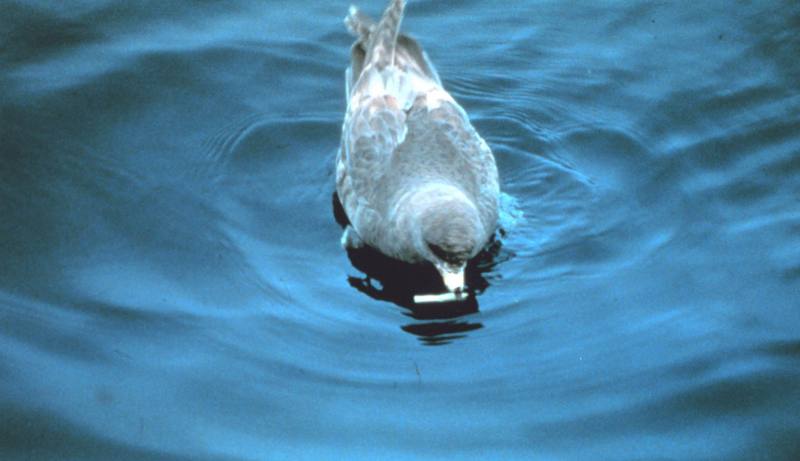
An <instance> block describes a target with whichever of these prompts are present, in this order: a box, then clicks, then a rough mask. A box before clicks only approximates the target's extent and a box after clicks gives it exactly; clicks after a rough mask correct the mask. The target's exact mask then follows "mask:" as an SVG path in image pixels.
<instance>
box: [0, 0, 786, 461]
mask: <svg viewBox="0 0 800 461" xmlns="http://www.w3.org/2000/svg"><path fill="white" fill-rule="evenodd" d="M347 6H348V3H347V2H338V1H337V2H311V1H307V0H302V1H295V2H279V1H261V2H255V1H246V0H237V1H233V2H212V1H206V2H191V3H188V2H187V3H175V2H172V3H164V2H152V1H148V2H134V3H130V2H128V3H125V2H120V1H114V0H107V1H100V0H85V1H77V2H70V3H69V4H68V5H67V4H62V3H59V2H49V1H44V0H41V1H27V2H22V1H15V0H12V1H7V2H4V3H3V4H2V5H0V18H3V19H0V31H2V36H3V37H4V38H5V39H4V40H3V41H4V43H5V46H3V47H2V48H0V62H2V67H0V69H1V70H0V84H1V85H2V88H3V91H2V95H1V96H0V111H1V112H0V114H1V116H2V120H0V133H2V148H0V153H1V154H2V159H1V160H2V168H0V216H2V219H0V257H1V258H2V262H3V264H0V457H2V458H3V459H8V460H18V459H19V460H23V459H36V460H48V459H53V460H62V459H80V460H107V459H112V458H113V459H156V460H277V459H286V460H298V459H526V460H528V459H542V460H551V459H558V460H562V459H576V460H578V459H620V460H622V459H631V460H634V459H637V460H638V459H719V460H738V459H740V460H750V459H770V460H787V461H789V460H796V459H800V442H799V441H800V418H798V416H797V415H798V414H800V240H799V239H798V236H800V88H798V82H800V64H798V62H800V61H798V60H797V56H798V55H800V34H798V31H800V7H798V5H797V3H796V2H756V3H735V4H733V3H730V2H722V1H717V2H703V3H702V4H699V5H689V4H685V3H669V2H666V3H656V2H591V3H590V2H580V3H578V4H574V3H569V4H568V3H563V2H533V1H513V0H512V1H508V2H504V3H503V6H502V7H501V6H499V5H498V4H495V3H493V2H475V1H465V2H459V3H458V4H456V5H454V4H451V3H450V2H442V1H412V2H411V4H410V5H409V9H408V17H407V18H406V21H405V22H404V26H405V30H407V31H409V32H411V33H412V34H413V35H414V36H415V37H417V38H418V39H419V41H420V42H421V43H422V44H423V46H425V47H426V49H427V50H428V53H429V54H430V56H431V58H432V60H433V62H434V63H435V64H436V65H437V67H438V70H439V73H440V74H441V76H442V79H443V80H444V84H445V86H446V87H447V88H448V89H449V90H450V91H451V92H452V93H453V95H454V96H455V97H456V99H458V100H459V101H460V102H461V103H462V105H463V106H464V107H465V108H466V110H467V111H468V113H469V114H470V116H471V118H472V120H473V122H474V124H475V125H476V127H477V128H478V130H479V131H480V132H481V133H482V135H483V136H484V137H485V138H486V139H487V141H488V143H489V144H490V145H491V147H492V148H493V150H494V151H495V154H496V157H497V161H498V165H499V169H500V175H501V180H502V184H503V190H504V192H505V193H506V194H507V196H506V197H505V198H504V200H505V201H506V202H507V203H506V206H505V215H504V228H505V231H506V232H505V233H504V235H502V236H501V237H500V238H499V240H498V242H497V246H496V248H495V249H494V255H495V256H494V258H493V259H492V258H488V259H486V260H484V261H482V262H481V264H479V265H477V266H479V267H476V271H475V272H474V274H473V278H472V283H473V285H474V286H476V287H479V288H480V289H479V294H478V296H477V298H476V299H475V300H474V302H473V303H471V304H469V305H465V306H462V308H455V309H453V310H447V309H445V310H442V309H439V310H435V309H434V310H430V309H421V308H411V306H410V305H409V304H408V303H404V302H403V300H402V299H400V298H398V297H397V296H396V295H397V292H393V291H392V285H391V284H392V281H391V278H390V279H389V280H388V281H387V280H384V281H383V282H381V281H378V280H374V279H375V278H374V277H370V278H369V280H368V279H367V275H368V274H365V273H363V272H362V270H360V265H359V261H358V260H355V261H351V259H350V258H348V255H347V254H346V253H345V252H343V251H342V250H341V248H340V246H339V236H340V233H341V229H340V227H339V226H338V224H337V222H336V220H335V219H334V213H333V207H332V200H331V195H332V192H333V158H334V155H335V151H336V148H337V147H338V138H339V134H340V127H341V119H342V115H343V112H344V108H345V101H344V96H343V92H344V68H345V67H346V65H347V59H348V55H349V52H348V49H349V45H350V38H349V37H348V36H347V34H346V31H345V29H344V27H343V25H342V22H341V19H342V18H343V16H344V15H345V13H346V11H347ZM362 6H363V7H364V9H365V10H367V11H369V12H370V13H372V14H376V13H377V12H379V11H380V10H381V9H382V8H383V6H384V5H383V4H382V2H369V3H365V4H363V5H362ZM372 275H374V274H372ZM387 283H388V285H387Z"/></svg>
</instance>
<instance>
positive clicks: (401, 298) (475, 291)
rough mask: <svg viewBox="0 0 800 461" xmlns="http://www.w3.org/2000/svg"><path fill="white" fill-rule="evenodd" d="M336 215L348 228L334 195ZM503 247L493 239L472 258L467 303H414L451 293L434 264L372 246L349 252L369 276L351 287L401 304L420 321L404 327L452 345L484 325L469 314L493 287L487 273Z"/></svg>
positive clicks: (425, 340) (433, 342)
mask: <svg viewBox="0 0 800 461" xmlns="http://www.w3.org/2000/svg"><path fill="white" fill-rule="evenodd" d="M333 213H334V217H335V218H336V222H337V223H339V225H341V226H342V227H345V226H347V224H348V220H347V216H346V215H345V213H344V210H343V209H342V206H341V204H340V203H339V200H338V197H337V196H336V194H335V193H334V194H333ZM500 248H501V243H500V241H499V240H497V239H492V241H491V242H490V243H489V244H488V245H487V247H486V248H485V249H484V250H483V251H482V252H481V253H479V254H478V255H477V256H476V257H475V258H473V260H472V261H470V262H469V264H468V265H467V270H466V274H465V279H466V283H467V287H468V290H469V293H470V294H469V297H468V298H467V299H465V300H463V301H458V302H447V303H428V304H417V303H415V302H414V296H415V295H418V294H430V293H444V292H445V291H447V290H446V288H445V286H444V283H443V282H442V280H441V277H440V276H439V274H438V273H437V271H436V269H435V268H434V267H433V266H432V265H430V264H409V263H405V262H402V261H398V260H396V259H392V258H389V257H387V256H385V255H383V254H382V253H380V252H379V251H377V250H375V249H373V248H369V247H365V248H360V249H358V250H347V256H348V258H349V259H350V262H351V263H352V264H353V267H354V268H356V269H357V270H359V271H360V272H362V273H363V274H364V276H363V277H355V276H350V277H348V278H347V281H348V283H350V286H352V287H353V288H355V289H356V290H358V291H360V292H361V293H364V294H365V295H367V296H369V297H371V298H373V299H376V300H379V301H387V302H390V303H393V304H395V305H397V306H400V307H402V308H403V309H404V310H405V312H404V314H405V315H407V316H408V317H411V318H412V319H414V320H417V322H414V323H410V324H408V325H404V326H402V327H401V328H402V330H403V331H405V332H408V333H411V334H413V335H416V336H418V337H419V338H420V340H421V341H422V342H423V343H424V344H426V345H431V346H433V345H442V344H447V343H450V342H452V341H453V340H455V339H459V338H463V337H464V336H466V334H467V333H468V332H470V331H474V330H478V329H480V328H482V327H483V325H482V324H481V323H477V322H469V321H468V320H466V319H464V317H466V316H468V315H471V314H475V313H477V312H478V310H479V309H478V300H477V295H479V294H481V293H483V292H484V291H485V290H486V289H487V288H488V287H489V281H488V280H486V278H485V277H484V276H483V274H484V273H486V272H488V271H490V270H491V269H492V268H493V267H494V266H495V263H496V262H495V257H496V256H497V255H498V253H499V251H500Z"/></svg>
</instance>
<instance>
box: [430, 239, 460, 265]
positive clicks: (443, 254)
mask: <svg viewBox="0 0 800 461" xmlns="http://www.w3.org/2000/svg"><path fill="white" fill-rule="evenodd" d="M428 248H430V249H431V252H432V253H433V254H435V255H436V257H437V258H439V259H441V260H442V261H445V262H448V263H451V264H456V263H458V262H459V259H460V258H459V257H458V255H456V254H455V253H452V252H449V251H447V250H445V249H444V248H442V247H440V246H439V245H436V244H434V243H429V244H428Z"/></svg>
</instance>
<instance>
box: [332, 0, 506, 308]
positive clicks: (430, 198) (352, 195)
mask: <svg viewBox="0 0 800 461" xmlns="http://www.w3.org/2000/svg"><path fill="white" fill-rule="evenodd" d="M404 8H405V1H404V0H390V3H389V6H388V7H387V8H386V10H385V11H384V13H383V16H382V17H381V19H380V21H379V22H378V23H375V22H374V21H373V20H371V19H370V18H369V17H367V16H366V15H364V14H363V13H361V12H360V11H359V10H358V9H357V8H355V7H354V6H351V7H350V13H349V15H348V16H347V17H346V18H345V24H346V25H347V28H348V29H349V30H350V32H351V33H352V34H353V35H355V36H356V41H355V43H354V44H353V46H352V48H351V63H350V67H348V69H347V72H346V75H345V78H346V92H347V99H348V101H347V112H346V114H345V117H344V124H343V126H342V140H341V147H340V149H339V152H338V154H337V157H336V191H337V194H338V196H339V200H340V201H341V203H342V206H343V208H344V211H345V213H346V215H347V217H348V219H349V221H350V224H349V225H348V226H347V228H346V229H345V231H344V234H343V235H342V245H343V246H344V247H345V248H359V247H362V246H364V245H368V246H370V247H373V248H375V249H377V250H379V251H380V252H381V253H383V254H385V255H387V256H389V257H392V258H396V259H399V260H401V261H405V262H409V263H423V262H425V261H429V262H430V263H432V264H433V265H434V266H435V267H436V269H437V270H438V271H439V274H441V276H442V281H443V282H444V285H445V286H446V287H447V289H448V290H450V292H451V293H454V294H456V295H458V296H460V295H461V293H462V291H463V290H464V288H465V287H464V269H465V267H466V264H467V261H469V260H470V259H471V258H472V257H474V256H475V255H476V254H478V252H480V250H481V249H482V248H483V247H484V246H485V245H486V243H487V242H488V241H489V240H490V239H491V237H492V235H493V234H494V232H495V229H496V227H497V209H498V197H499V194H500V189H499V185H498V177H497V165H496V163H495V159H494V155H492V151H491V150H490V149H489V146H488V145H487V144H486V142H485V141H484V140H483V139H482V138H481V137H480V135H478V133H477V132H476V131H475V128H474V127H473V126H472V124H471V123H470V121H469V118H468V117H467V114H466V112H465V111H464V109H463V108H462V107H461V106H460V105H459V104H458V103H457V102H456V101H455V100H454V99H453V97H452V96H451V95H450V94H449V93H448V92H447V91H445V90H444V88H443V87H442V82H441V80H440V79H439V75H438V74H437V72H436V69H434V67H433V64H431V62H430V60H429V59H428V57H427V55H426V53H425V52H424V51H423V50H422V48H421V47H420V46H419V44H417V42H416V41H415V40H414V39H412V38H410V37H409V36H407V35H405V34H400V33H399V29H400V22H401V21H402V18H403V10H404Z"/></svg>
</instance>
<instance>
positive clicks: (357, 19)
mask: <svg viewBox="0 0 800 461" xmlns="http://www.w3.org/2000/svg"><path fill="white" fill-rule="evenodd" d="M344 25H345V26H347V30H349V31H350V33H351V34H353V35H355V36H356V37H357V38H358V40H359V41H361V42H363V43H367V42H368V41H369V36H370V34H371V33H372V30H373V29H375V21H373V20H372V18H370V17H369V16H367V15H366V14H364V13H362V12H361V11H360V10H359V9H358V8H356V7H355V5H350V11H349V12H348V13H347V17H346V18H344Z"/></svg>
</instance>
